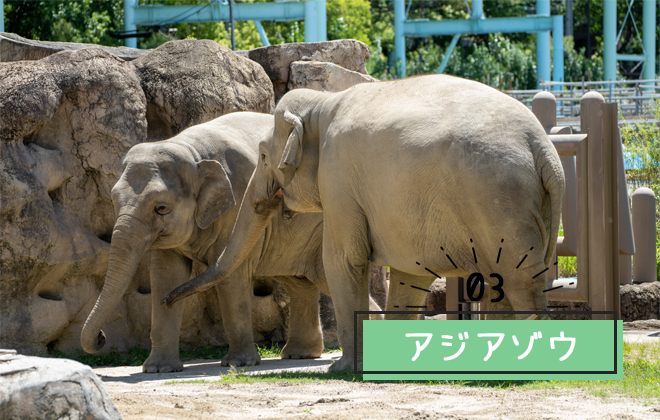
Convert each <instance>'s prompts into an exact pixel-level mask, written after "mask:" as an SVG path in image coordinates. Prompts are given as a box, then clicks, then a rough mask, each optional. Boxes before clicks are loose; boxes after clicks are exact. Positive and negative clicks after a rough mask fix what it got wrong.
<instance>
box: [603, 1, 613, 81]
mask: <svg viewBox="0 0 660 420" xmlns="http://www.w3.org/2000/svg"><path fill="white" fill-rule="evenodd" d="M603 73H604V75H603V79H605V81H611V80H616V0H605V1H604V2H603Z"/></svg>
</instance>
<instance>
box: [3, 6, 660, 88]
mask: <svg viewBox="0 0 660 420" xmlns="http://www.w3.org/2000/svg"><path fill="white" fill-rule="evenodd" d="M235 1H236V3H240V2H250V3H253V2H265V1H269V0H235ZM271 1H272V0H271ZM589 2H591V3H589ZM587 3H589V4H590V7H589V15H590V16H591V18H590V21H589V22H590V24H591V33H592V34H594V35H595V39H594V42H593V43H592V45H593V49H594V52H593V54H592V55H591V58H587V57H586V56H587V55H589V54H588V52H587V51H585V47H584V45H581V44H580V46H579V48H575V47H574V45H575V42H573V40H572V39H570V38H567V39H565V41H564V47H565V48H564V63H565V70H564V72H565V79H566V80H567V81H568V80H574V81H578V80H581V78H582V77H584V78H585V79H586V78H588V76H589V75H590V76H591V79H592V80H597V79H600V78H602V74H603V66H602V52H601V51H602V36H601V32H602V4H601V2H598V1H594V0H588V1H580V2H578V1H574V16H575V18H574V22H575V27H576V29H579V28H583V27H584V25H585V24H586V21H587V20H586V13H587ZM638 3H639V4H638ZM140 4H165V5H190V6H191V7H195V8H199V7H203V6H204V5H206V4H208V0H140ZM470 5H471V1H467V2H466V1H465V0H442V1H437V0H413V1H412V2H410V3H409V2H406V8H407V9H406V10H407V14H408V18H409V19H430V20H448V19H465V18H468V17H469V14H470V10H469V6H470ZM483 5H484V14H485V16H487V17H505V16H525V15H527V14H533V13H536V1H535V0H485V1H484V2H483ZM551 8H552V13H554V14H563V13H564V12H565V10H564V8H565V1H563V0H552V2H551ZM193 10H194V9H193ZM626 10H627V9H626V4H625V0H618V15H619V16H618V19H619V25H620V24H621V23H622V22H623V18H624V16H625V13H626ZM633 13H634V14H635V16H637V17H638V18H637V20H638V21H639V20H640V16H641V2H636V3H635V4H634V5H633ZM5 15H6V30H7V31H9V32H14V33H17V34H19V35H21V36H25V37H28V38H32V39H41V40H50V41H70V42H87V43H97V44H102V45H110V46H118V45H122V44H123V41H122V40H119V39H114V38H111V37H110V36H109V32H110V31H117V32H121V31H122V30H123V0H51V1H35V0H5ZM327 16H328V22H327V28H328V39H330V40H332V39H343V38H353V39H358V40H360V41H362V42H364V43H366V44H367V45H368V46H369V48H370V50H371V59H370V60H369V62H368V63H367V70H368V71H369V73H371V74H372V75H373V76H374V77H377V78H380V79H390V78H393V77H396V74H395V68H396V66H395V63H394V10H393V7H392V1H391V0H370V1H369V0H328V1H327ZM638 23H639V24H641V22H638ZM262 24H263V26H264V29H265V31H266V33H267V35H268V38H269V41H270V43H271V44H281V43H289V42H303V41H304V32H305V24H304V22H303V21H292V22H275V21H263V22H262ZM632 28H633V27H632V24H631V23H630V22H628V23H627V24H626V26H625V27H624V31H623V35H622V37H621V39H622V41H621V42H620V43H619V47H618V52H620V53H639V52H640V51H638V50H639V48H640V47H641V46H640V45H639V42H638V40H637V39H636V37H635V36H634V34H633V33H632V31H633V29H632ZM659 31H660V29H659ZM235 37H236V48H237V49H240V50H246V49H251V48H257V47H261V46H262V42H261V38H260V37H259V34H258V32H257V29H256V26H255V24H254V22H236V23H235ZM186 38H195V39H211V40H214V41H216V42H218V43H220V44H222V45H224V46H226V47H230V45H231V37H230V34H229V25H228V24H227V23H225V22H209V23H172V24H167V25H165V26H163V27H161V28H154V29H153V35H152V36H151V37H149V38H139V44H138V45H139V47H140V48H155V47H157V46H159V45H161V44H163V43H164V42H167V41H170V40H173V39H186ZM535 39H536V37H535V35H534V34H528V33H511V34H504V35H503V34H487V35H476V36H464V37H463V38H462V39H461V42H460V43H459V45H457V46H456V48H455V50H454V52H453V53H452V55H451V57H450V59H449V62H448V65H447V68H446V69H445V72H446V73H448V74H453V75H457V76H461V77H466V78H470V79H474V80H478V81H481V82H484V83H486V82H488V80H490V85H492V86H495V87H499V84H500V79H501V83H502V87H503V88H504V89H508V88H509V87H513V88H516V87H518V88H519V89H525V88H534V87H535V86H536V77H537V76H536V55H535V50H536V43H535ZM576 39H577V38H576ZM450 41H451V36H433V37H424V38H407V39H406V51H407V60H406V73H407V74H408V75H417V74H428V73H435V72H437V70H438V68H439V66H440V62H441V61H442V58H443V57H444V55H445V53H446V51H447V47H448V45H449V43H450ZM580 42H581V43H582V44H584V42H583V40H580ZM633 64H634V63H633ZM622 70H624V72H623V74H624V75H625V74H626V72H625V69H624V68H623V67H622Z"/></svg>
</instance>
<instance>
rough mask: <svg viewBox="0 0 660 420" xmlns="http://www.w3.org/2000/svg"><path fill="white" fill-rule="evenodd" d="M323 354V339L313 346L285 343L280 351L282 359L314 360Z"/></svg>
mask: <svg viewBox="0 0 660 420" xmlns="http://www.w3.org/2000/svg"><path fill="white" fill-rule="evenodd" d="M321 354H323V339H321V340H320V341H316V342H315V343H314V344H307V343H296V342H291V341H289V342H287V343H286V345H285V346H284V348H283V349H282V354H281V355H280V357H281V358H282V359H315V358H317V357H321Z"/></svg>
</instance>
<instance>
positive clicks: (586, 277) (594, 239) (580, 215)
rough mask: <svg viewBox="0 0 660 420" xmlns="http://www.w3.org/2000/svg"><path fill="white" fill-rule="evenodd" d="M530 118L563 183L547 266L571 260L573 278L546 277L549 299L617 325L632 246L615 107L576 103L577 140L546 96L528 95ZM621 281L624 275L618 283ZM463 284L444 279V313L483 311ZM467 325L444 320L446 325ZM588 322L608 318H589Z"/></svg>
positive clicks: (594, 97) (589, 98) (552, 273)
mask: <svg viewBox="0 0 660 420" xmlns="http://www.w3.org/2000/svg"><path fill="white" fill-rule="evenodd" d="M532 112H534V114H535V115H536V117H537V118H538V119H539V122H540V123H541V125H542V126H543V127H544V128H545V130H546V133H547V134H548V137H549V138H550V139H551V140H552V143H553V145H554V146H555V148H556V150H557V152H558V154H559V156H560V159H561V163H562V166H563V168H564V174H565V178H566V190H565V194H564V201H563V204H562V220H563V226H564V236H563V237H559V238H558V240H557V250H556V253H555V256H554V258H553V261H556V257H557V256H576V257H577V279H557V271H556V268H555V267H556V265H555V266H551V269H550V270H548V271H547V272H546V280H547V286H546V289H549V290H548V292H547V293H548V300H549V301H564V302H587V303H588V304H589V305H590V306H591V310H592V311H616V312H617V313H618V314H619V318H620V317H621V314H620V302H619V285H620V284H621V278H622V275H621V274H622V273H621V272H620V271H621V270H622V268H624V267H625V266H626V264H628V267H629V265H630V256H631V255H632V254H634V253H635V243H634V240H633V230H632V223H631V218H630V203H629V200H628V193H627V188H626V178H625V169H624V166H623V152H622V144H621V134H620V131H619V128H618V116H617V104H615V103H605V100H604V98H603V96H602V95H601V94H599V93H598V92H588V93H586V94H585V95H584V96H583V97H582V98H581V100H580V127H581V132H582V133H581V134H573V133H572V129H571V128H570V127H566V126H562V127H559V126H557V125H556V124H557V106H556V98H555V97H554V95H552V94H551V93H550V92H545V91H544V92H539V93H537V94H536V95H535V96H534V98H533V100H532ZM574 157H575V158H574ZM653 228H655V224H653ZM654 269H655V263H654ZM628 271H630V269H629V268H628ZM627 276H629V275H628V274H627V272H626V271H625V270H623V277H624V278H625V277H627ZM505 281H506V279H505ZM628 282H629V281H628ZM465 283H466V282H465V281H464V279H462V278H459V277H448V278H447V295H446V296H447V311H465V310H477V308H478V307H479V306H480V307H481V308H480V309H481V310H486V307H487V302H488V301H489V293H488V291H486V293H484V296H485V298H484V299H482V300H481V301H480V302H472V301H470V299H469V296H468V294H467V293H465V286H466V284H465ZM469 308H472V309H469ZM466 318H467V315H466V316H462V315H450V314H448V315H447V319H466ZM593 319H607V316H605V315H593Z"/></svg>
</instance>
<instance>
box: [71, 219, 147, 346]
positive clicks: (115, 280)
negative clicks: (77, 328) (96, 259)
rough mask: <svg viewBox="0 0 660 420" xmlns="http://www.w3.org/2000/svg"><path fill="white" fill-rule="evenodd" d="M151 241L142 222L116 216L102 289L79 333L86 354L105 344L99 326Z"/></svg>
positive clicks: (128, 281)
mask: <svg viewBox="0 0 660 420" xmlns="http://www.w3.org/2000/svg"><path fill="white" fill-rule="evenodd" d="M151 242H152V241H151V232H150V229H148V228H147V226H145V225H144V224H143V223H142V222H140V221H139V220H137V219H135V218H134V217H132V216H130V215H121V216H119V217H118V218H117V222H116V223H115V228H114V230H113V232H112V242H111V249H110V260H109V262H108V271H107V273H106V277H105V283H104V284H103V290H102V291H101V294H100V296H99V298H98V299H97V301H96V305H94V309H92V312H91V313H90V314H89V316H88V317H87V321H86V322H85V325H84V326H83V329H82V333H81V335H80V344H81V345H82V348H83V350H85V351H86V352H87V353H97V352H98V351H100V350H101V349H102V348H103V346H104V345H105V334H104V333H103V331H102V330H101V327H102V326H103V324H104V323H105V321H106V320H107V319H108V317H109V316H110V314H111V313H112V312H113V311H114V310H115V308H116V307H117V305H118V304H119V300H120V299H121V298H122V296H124V293H126V289H127V288H128V285H129V284H130V282H131V280H132V279H133V276H134V275H135V272H136V270H137V267H138V264H139V263H140V259H141V258H142V255H143V254H144V253H145V251H146V250H147V249H148V248H149V247H150V246H151Z"/></svg>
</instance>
